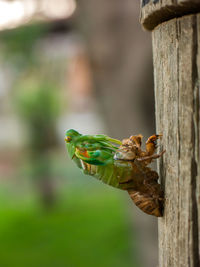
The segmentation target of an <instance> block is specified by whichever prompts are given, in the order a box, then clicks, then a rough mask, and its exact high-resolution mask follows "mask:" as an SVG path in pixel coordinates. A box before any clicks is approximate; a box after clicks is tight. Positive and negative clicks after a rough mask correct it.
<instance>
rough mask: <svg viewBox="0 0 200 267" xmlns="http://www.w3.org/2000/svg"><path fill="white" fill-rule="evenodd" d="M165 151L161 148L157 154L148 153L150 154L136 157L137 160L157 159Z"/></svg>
mask: <svg viewBox="0 0 200 267" xmlns="http://www.w3.org/2000/svg"><path fill="white" fill-rule="evenodd" d="M165 152H166V150H163V151H162V152H160V153H159V154H155V155H150V156H144V157H141V158H137V160H138V161H146V160H152V159H158V158H160V157H161V156H162V155H163V154H164V153H165Z"/></svg>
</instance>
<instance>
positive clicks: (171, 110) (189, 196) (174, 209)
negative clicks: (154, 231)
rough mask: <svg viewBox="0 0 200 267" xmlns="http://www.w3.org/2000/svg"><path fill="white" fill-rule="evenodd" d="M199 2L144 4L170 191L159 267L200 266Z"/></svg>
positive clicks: (164, 176) (163, 169) (163, 170)
mask: <svg viewBox="0 0 200 267" xmlns="http://www.w3.org/2000/svg"><path fill="white" fill-rule="evenodd" d="M198 12H200V1H199V0H165V1H161V0H142V1H141V23H142V25H143V26H144V28H146V29H148V30H151V31H152V39H153V59H154V83H155V104H156V124H157V126H156V127H157V133H162V134H163V142H162V144H163V147H164V149H166V153H165V155H164V156H163V159H161V160H160V163H159V172H160V176H161V183H162V185H163V188H164V191H165V198H166V201H165V211H164V217H163V218H160V219H159V267H179V266H181V267H187V266H191V267H199V266H200V259H199V251H200V233H199V230H200V162H199V159H200V147H199V146H200V142H199V140H200V122H199V120H200V89H199V88H200V80H199V79H200V13H198Z"/></svg>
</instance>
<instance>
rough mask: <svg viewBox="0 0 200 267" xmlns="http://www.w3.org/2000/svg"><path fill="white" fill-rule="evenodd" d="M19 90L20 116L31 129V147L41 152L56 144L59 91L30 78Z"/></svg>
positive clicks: (17, 97)
mask: <svg viewBox="0 0 200 267" xmlns="http://www.w3.org/2000/svg"><path fill="white" fill-rule="evenodd" d="M19 87H20V88H18V89H17V96H16V99H15V102H16V106H17V109H18V111H19V114H20V115H21V117H22V118H23V119H24V121H25V122H26V125H27V126H28V127H29V130H30V135H31V144H30V145H31V147H32V148H33V149H34V150H38V149H39V150H40V149H44V148H49V147H51V146H52V145H53V144H54V143H55V142H56V137H55V126H56V125H55V124H56V120H57V118H58V115H59V112H60V100H59V95H58V90H57V89H56V88H55V87H54V86H53V85H52V84H49V83H48V82H46V81H43V80H40V79H38V80H35V79H32V78H30V77H29V78H28V79H27V80H26V79H25V80H23V81H22V82H21V84H20V85H19Z"/></svg>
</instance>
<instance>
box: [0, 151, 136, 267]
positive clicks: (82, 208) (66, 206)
mask: <svg viewBox="0 0 200 267" xmlns="http://www.w3.org/2000/svg"><path fill="white" fill-rule="evenodd" d="M51 168H52V173H54V175H55V177H53V179H54V181H55V183H56V186H57V190H59V197H58V198H57V201H56V203H55V206H54V207H53V209H52V210H51V211H47V210H44V209H43V208H42V207H41V204H40V200H39V199H38V197H37V195H35V194H34V190H33V188H32V183H31V177H30V166H28V165H23V166H22V167H21V168H20V169H19V170H18V171H17V172H16V173H15V177H13V178H12V177H10V180H9V181H5V180H4V181H3V180H1V182H0V185H1V187H0V188H1V190H0V203H1V204H0V217H1V220H0V240H1V243H0V265H1V266H10V267H11V266H16V267H18V266H21V267H23V266H24V267H25V266H31V267H32V266H33V267H36V266H44V267H51V266H52V267H54V266H59V267H62V266H63V267H64V266H70V267H72V266H74V267H78V266H108V267H111V266H127V267H128V266H138V263H137V249H136V248H137V241H136V240H135V241H134V247H133V242H132V240H131V236H132V234H133V233H132V231H133V230H132V227H131V221H130V218H129V216H128V211H127V209H125V205H124V204H125V198H123V194H120V193H121V192H119V191H116V190H114V189H112V188H109V187H105V186H104V185H103V184H100V183H98V181H96V180H95V179H91V178H90V177H85V176H83V175H81V173H80V171H79V170H78V169H75V168H74V166H73V165H71V163H70V162H68V163H66V159H65V158H63V157H61V158H59V159H58V157H57V156H56V159H52V164H51ZM58 178H59V180H58ZM12 179H13V180H12ZM130 233H131V235H130Z"/></svg>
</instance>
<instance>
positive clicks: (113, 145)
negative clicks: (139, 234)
mask: <svg viewBox="0 0 200 267" xmlns="http://www.w3.org/2000/svg"><path fill="white" fill-rule="evenodd" d="M160 137H161V135H152V136H150V137H149V138H148V140H147V141H146V149H145V150H142V148H141V145H142V135H133V136H130V137H129V138H127V139H123V140H122V141H120V140H117V139H113V138H111V137H109V136H107V135H101V134H99V135H82V134H80V133H78V132H77V131H75V130H73V129H70V130H68V131H67V132H66V135H65V142H66V146H67V150H68V153H69V156H70V158H71V159H73V161H74V162H75V163H76V165H77V166H78V167H79V168H80V169H82V170H83V172H84V174H87V175H91V176H94V177H95V178H97V179H99V180H101V181H102V182H104V183H106V184H108V185H111V186H113V187H116V188H119V189H122V190H126V191H127V192H128V194H129V195H130V197H131V199H132V200H133V202H134V203H135V204H136V206H137V207H139V208H140V209H141V210H142V211H143V212H145V213H147V214H150V215H154V216H157V217H161V216H162V215H163V206H164V194H163V190H162V188H161V185H160V184H159V183H158V178H159V176H158V173H157V172H156V171H154V170H152V169H151V168H149V167H147V165H149V164H150V163H151V162H152V160H153V159H157V158H159V157H161V156H162V155H163V153H164V152H165V151H162V152H161V153H159V154H154V153H155V151H156V148H157V140H158V139H159V138H160Z"/></svg>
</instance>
